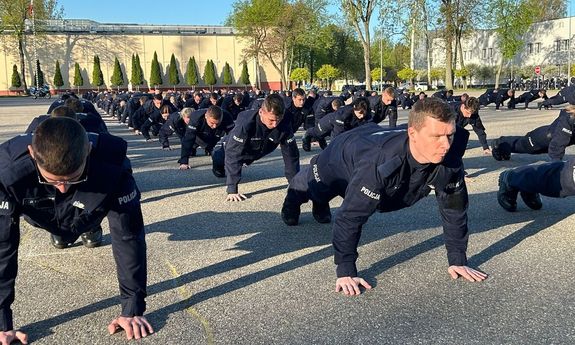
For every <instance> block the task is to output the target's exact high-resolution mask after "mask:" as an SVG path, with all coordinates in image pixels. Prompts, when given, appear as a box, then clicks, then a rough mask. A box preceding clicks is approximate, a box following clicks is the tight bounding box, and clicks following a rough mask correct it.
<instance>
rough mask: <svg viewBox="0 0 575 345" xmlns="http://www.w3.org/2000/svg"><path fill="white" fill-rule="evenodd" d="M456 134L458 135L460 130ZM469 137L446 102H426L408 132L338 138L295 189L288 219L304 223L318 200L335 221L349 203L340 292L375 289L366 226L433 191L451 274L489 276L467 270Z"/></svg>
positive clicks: (361, 131) (340, 223) (342, 222)
mask: <svg viewBox="0 0 575 345" xmlns="http://www.w3.org/2000/svg"><path fill="white" fill-rule="evenodd" d="M456 128H457V130H456ZM468 137H469V134H468V132H467V131H465V130H463V129H461V128H460V127H457V126H456V125H455V114H454V113H453V112H452V111H451V109H450V108H449V106H448V105H447V103H445V102H443V101H442V100H439V99H437V98H433V97H430V98H427V99H424V100H421V101H419V102H417V103H416V105H415V106H414V108H413V109H412V110H411V112H410V114H409V120H408V128H407V131H405V130H389V129H383V128H381V127H379V126H377V125H375V124H368V125H365V126H361V127H359V128H356V129H354V130H351V131H348V132H346V133H344V134H342V135H340V136H339V137H337V138H335V139H334V140H333V141H332V142H331V143H330V145H329V146H328V147H327V148H326V149H325V150H324V151H322V152H321V153H320V154H319V155H317V156H315V157H314V158H312V160H311V162H310V165H309V166H306V167H305V168H303V169H302V170H301V171H300V173H299V174H298V175H296V177H294V179H293V180H292V182H291V183H290V185H289V188H288V192H287V196H286V198H285V201H284V204H283V207H282V211H281V213H282V219H283V221H284V222H285V223H286V224H287V225H290V226H293V225H296V224H298V222H299V216H300V206H301V204H303V203H305V202H307V201H309V200H311V201H312V214H313V216H314V218H315V219H316V220H317V221H318V222H320V223H327V222H329V221H330V220H331V213H330V209H329V201H330V200H331V199H333V198H334V197H336V196H338V195H339V196H341V197H342V198H343V203H342V205H341V207H340V208H339V210H338V212H337V214H336V217H335V221H334V224H333V247H334V250H335V263H336V265H337V277H338V279H337V281H336V291H339V290H343V292H344V293H345V294H348V295H355V294H359V293H360V290H359V286H360V285H362V286H364V287H365V288H368V289H369V288H371V286H370V285H369V284H368V283H367V282H366V281H365V280H363V279H362V278H359V277H357V268H356V263H355V262H356V260H357V257H358V254H357V247H358V242H359V239H360V235H361V228H362V226H363V224H365V223H366V222H367V220H368V218H369V217H370V216H371V215H372V214H373V213H374V212H375V211H380V212H389V211H394V210H397V209H401V208H405V207H408V206H411V205H413V204H414V203H415V202H416V201H418V200H419V199H421V198H423V197H425V196H427V195H428V194H429V193H430V192H431V190H432V189H433V190H434V191H435V195H436V198H437V201H438V204H439V211H440V213H441V215H442V217H441V218H442V220H443V231H444V236H445V245H446V248H447V257H448V262H449V265H450V266H449V268H448V271H449V273H450V274H451V276H452V277H453V278H457V277H458V276H463V277H464V278H465V279H467V280H470V281H481V280H483V279H485V278H486V275H485V274H483V273H481V272H479V271H476V270H474V269H472V268H469V267H467V266H466V265H467V256H466V253H465V252H466V249H467V239H468V229H467V202H468V196H467V188H466V185H465V179H464V168H463V161H462V156H463V153H464V151H465V147H466V144H467V139H468Z"/></svg>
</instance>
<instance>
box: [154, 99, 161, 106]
mask: <svg viewBox="0 0 575 345" xmlns="http://www.w3.org/2000/svg"><path fill="white" fill-rule="evenodd" d="M160 105H162V101H161V100H159V99H154V106H155V107H156V108H160Z"/></svg>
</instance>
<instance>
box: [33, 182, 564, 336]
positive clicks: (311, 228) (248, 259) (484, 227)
mask: <svg viewBox="0 0 575 345" xmlns="http://www.w3.org/2000/svg"><path fill="white" fill-rule="evenodd" d="M434 199H435V198H434V197H433V196H431V197H428V198H424V199H423V200H422V201H420V202H419V203H418V204H417V205H414V206H413V207H411V208H407V209H403V210H400V211H396V212H392V213H385V214H376V215H374V216H372V217H371V219H370V221H369V222H368V224H366V226H365V227H364V233H363V236H362V239H361V245H362V246H363V245H366V244H369V243H372V242H374V241H379V240H382V239H384V238H386V237H390V236H392V235H395V234H399V233H404V232H411V231H416V230H421V229H429V228H435V227H440V225H441V224H440V220H439V215H438V211H437V207H436V206H435V207H433V205H435V204H436V202H435V200H434ZM564 200H565V199H563V200H559V201H558V200H556V199H548V198H545V199H544V203H545V206H544V209H543V210H540V211H531V210H527V209H526V207H525V206H524V205H520V207H519V211H518V212H515V213H508V212H506V211H504V210H503V209H501V208H500V206H499V205H498V204H497V201H496V193H495V192H490V193H481V194H474V195H471V196H470V205H471V208H470V211H469V226H470V234H471V239H470V241H473V234H478V233H482V232H486V231H491V230H497V229H498V228H500V227H502V226H506V225H510V224H517V223H524V222H527V224H526V225H525V226H523V227H522V228H521V229H519V230H517V231H515V232H513V233H511V234H509V235H507V236H506V237H504V238H502V239H500V240H498V241H496V242H494V243H493V244H491V245H489V246H488V247H487V248H485V249H483V250H482V251H481V252H479V253H478V254H475V255H471V256H470V259H469V264H470V265H471V266H474V267H477V266H479V265H481V264H483V263H485V262H487V261H489V260H490V259H492V258H493V257H495V256H497V255H499V254H501V253H503V252H505V251H509V250H512V249H513V248H514V247H515V246H516V245H518V244H519V243H521V241H523V240H524V239H526V238H528V237H530V236H533V235H535V234H537V233H538V232H540V231H541V230H544V229H546V228H548V227H550V226H552V225H553V224H555V223H557V222H558V221H560V220H562V219H564V218H565V217H567V216H569V215H571V213H572V210H573V209H575V202H574V201H575V200H571V201H569V202H568V203H567V205H566V204H565V202H564ZM519 203H521V201H519ZM473 205H476V206H473ZM430 209H432V210H433V215H432V216H430V214H429V212H430V211H429V210H430ZM332 211H335V210H332ZM487 215H489V218H488V219H489V221H485V219H486V216H487ZM304 217H306V218H310V215H307V214H305V213H304V214H302V218H304ZM246 220H257V221H255V223H256V224H255V226H254V221H250V222H246ZM218 224H220V225H218ZM382 225H383V226H384V227H385V228H384V230H382V229H381V227H382ZM147 232H148V233H153V232H162V233H168V234H170V235H169V237H168V239H169V240H170V241H193V240H206V239H215V238H223V237H235V236H242V235H249V234H252V236H250V237H249V238H247V239H245V240H242V241H240V242H238V243H237V244H236V246H235V247H233V248H230V250H238V251H242V252H244V251H245V252H246V253H245V254H241V255H239V256H236V257H233V258H229V259H226V260H224V261H222V262H217V263H214V264H212V265H209V266H206V267H201V268H199V269H197V270H195V271H191V272H188V273H184V274H183V275H181V276H179V277H177V278H173V279H167V280H165V281H162V282H159V283H156V284H153V285H150V286H149V287H148V295H154V294H158V293H162V292H164V291H168V290H171V289H174V288H177V287H180V286H183V285H186V284H190V283H193V282H194V281H198V280H201V279H202V278H206V277H211V276H215V275H218V274H221V273H224V272H227V271H230V270H233V269H236V268H240V267H245V266H248V265H252V264H254V263H258V262H261V261H263V260H266V259H269V258H272V257H275V256H278V255H282V254H287V253H291V252H295V251H299V250H302V249H305V248H310V247H316V246H321V247H323V248H321V249H318V250H315V251H313V252H311V253H307V254H304V255H301V256H299V257H297V258H295V259H291V260H288V261H284V262H282V263H280V264H277V265H275V266H272V267H268V268H265V269H262V270H259V271H257V272H253V273H249V274H246V275H244V276H242V277H240V278H237V279H234V280H233V281H229V282H225V283H223V284H220V285H218V286H216V287H213V288H210V289H207V290H204V291H200V292H198V293H196V294H194V295H193V296H192V297H190V298H188V299H186V300H182V301H179V302H176V303H173V304H170V305H166V306H164V307H161V308H159V309H157V310H154V311H152V312H151V313H149V314H147V317H148V319H149V320H150V321H151V322H152V324H153V325H154V327H155V329H156V331H159V330H161V328H163V327H164V325H165V324H166V322H167V320H168V318H169V316H170V315H171V314H172V313H176V312H180V311H182V310H185V309H187V308H189V307H191V306H193V305H195V304H198V303H201V302H203V301H206V300H209V299H212V298H216V297H218V296H222V295H224V294H226V293H229V292H233V291H236V290H238V289H242V288H246V287H249V286H250V285H252V284H255V283H258V282H260V281H262V280H265V279H268V278H270V277H273V276H276V275H278V274H284V273H286V272H289V271H292V270H294V269H297V268H299V267H303V266H306V265H309V264H312V263H315V262H318V261H321V260H324V259H327V258H330V257H331V256H332V255H333V250H332V248H331V245H330V244H331V226H330V225H319V224H313V223H312V224H306V226H305V227H303V226H297V227H286V226H285V225H283V223H282V221H281V219H280V216H279V213H276V212H234V213H230V212H221V213H218V212H201V213H196V214H190V215H186V216H182V217H178V218H175V219H169V220H166V221H162V222H158V223H153V224H150V225H148V226H147ZM393 240H394V241H396V240H397V237H394V239H393ZM443 244H444V242H443V239H442V235H441V234H440V235H436V236H433V237H431V238H429V239H427V240H424V241H422V242H419V243H418V244H416V245H413V246H411V247H409V248H406V249H404V250H401V251H399V252H397V253H395V254H392V255H390V256H388V257H386V258H385V259H382V260H380V261H379V262H376V263H373V264H372V265H371V266H370V267H369V268H367V269H364V270H362V271H360V273H359V275H360V276H362V277H364V278H366V279H367V280H368V281H369V282H370V284H372V285H373V286H374V287H375V286H377V276H379V275H380V274H381V273H383V272H385V271H386V270H388V269H390V268H392V267H394V266H396V265H398V264H402V263H404V262H407V261H409V259H411V258H414V257H416V256H418V255H420V254H423V253H425V252H428V251H430V250H434V249H437V248H439V247H442V246H443ZM381 247H382V248H381V250H385V242H383V243H382V244H381ZM378 250H379V249H378ZM471 254H472V253H471ZM446 267H447V261H446ZM479 268H480V267H479ZM487 273H489V272H487ZM117 304H118V299H117V298H107V299H104V300H101V301H98V302H95V303H92V304H90V305H87V306H84V307H81V308H78V309H75V310H72V311H69V312H66V313H63V314H61V315H57V316H54V317H52V318H49V319H46V320H42V321H38V322H35V323H32V324H29V325H27V326H25V327H24V328H23V329H24V330H25V331H27V332H28V333H29V335H30V339H34V340H37V339H40V338H42V337H45V336H47V335H49V333H50V332H51V331H50V328H52V327H56V326H58V325H60V324H61V323H65V322H67V321H69V320H73V319H76V318H79V317H82V316H84V315H86V314H88V313H92V312H95V311H98V310H101V309H104V308H108V307H112V306H114V305H117Z"/></svg>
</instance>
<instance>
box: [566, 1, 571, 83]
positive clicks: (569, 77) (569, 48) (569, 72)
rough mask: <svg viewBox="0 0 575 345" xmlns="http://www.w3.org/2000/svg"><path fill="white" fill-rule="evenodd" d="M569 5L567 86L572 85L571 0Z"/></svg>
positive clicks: (568, 2)
mask: <svg viewBox="0 0 575 345" xmlns="http://www.w3.org/2000/svg"><path fill="white" fill-rule="evenodd" d="M567 4H568V6H569V40H568V41H567V44H568V45H569V46H568V47H567V86H570V85H571V0H569V1H567Z"/></svg>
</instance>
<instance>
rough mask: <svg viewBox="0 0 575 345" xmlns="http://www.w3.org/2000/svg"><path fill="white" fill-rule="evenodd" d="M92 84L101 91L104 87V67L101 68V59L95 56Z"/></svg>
mask: <svg viewBox="0 0 575 345" xmlns="http://www.w3.org/2000/svg"><path fill="white" fill-rule="evenodd" d="M92 84H93V85H94V86H97V87H98V91H100V86H102V85H104V73H102V67H101V66H100V57H99V56H98V55H94V68H93V69H92Z"/></svg>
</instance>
